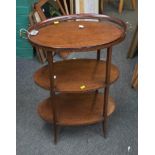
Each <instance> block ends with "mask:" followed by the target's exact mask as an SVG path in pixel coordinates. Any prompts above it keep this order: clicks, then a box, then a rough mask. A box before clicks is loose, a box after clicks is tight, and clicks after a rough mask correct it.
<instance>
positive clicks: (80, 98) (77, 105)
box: [38, 93, 115, 126]
mask: <svg viewBox="0 0 155 155" xmlns="http://www.w3.org/2000/svg"><path fill="white" fill-rule="evenodd" d="M51 102H55V105H56V111H57V113H56V117H57V124H58V125H65V126H66V125H70V126H72V125H88V124H93V123H97V122H100V121H103V104H104V96H103V94H97V95H95V93H89V94H88V93H86V94H59V95H56V96H53V97H52V98H48V99H46V100H44V101H43V102H42V103H41V104H40V105H39V106H38V113H39V115H40V116H41V118H42V119H43V120H45V121H47V122H48V123H52V122H53V113H52V106H51ZM114 110H115V102H114V100H113V99H112V98H111V97H109V102H108V112H107V113H108V114H107V115H108V116H109V115H111V114H112V112H113V111H114Z"/></svg>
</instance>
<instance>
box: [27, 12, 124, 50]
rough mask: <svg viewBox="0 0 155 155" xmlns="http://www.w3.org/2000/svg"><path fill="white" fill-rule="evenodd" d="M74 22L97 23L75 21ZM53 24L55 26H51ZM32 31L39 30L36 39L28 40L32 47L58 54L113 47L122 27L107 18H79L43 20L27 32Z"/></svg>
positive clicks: (88, 16)
mask: <svg viewBox="0 0 155 155" xmlns="http://www.w3.org/2000/svg"><path fill="white" fill-rule="evenodd" d="M102 18H103V19H102ZM72 19H73V20H74V21H73V20H72ZM76 19H97V20H99V21H98V22H97V21H81V20H80V21H79V20H78V21H77V20H76ZM104 20H105V22H103V21H104ZM55 21H59V23H57V24H54V22H55ZM67 21H69V22H67ZM101 21H102V22H101ZM79 25H83V26H84V28H79ZM32 29H37V30H39V33H38V34H37V35H36V36H31V35H29V36H28V38H29V41H30V42H31V43H32V44H35V45H36V46H41V47H44V48H48V49H51V50H55V51H56V52H58V51H59V52H60V50H61V51H62V50H78V49H79V50H82V49H83V50H86V49H89V48H93V49H100V48H101V47H105V46H111V45H112V44H116V43H118V42H120V41H122V39H124V37H125V31H126V25H125V24H124V22H123V21H121V20H118V19H115V18H111V17H109V16H105V15H91V14H82V15H69V16H61V17H56V18H52V19H49V20H45V21H43V22H41V23H39V24H38V25H35V26H33V27H31V28H29V31H31V30H32Z"/></svg>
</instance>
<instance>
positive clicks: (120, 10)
mask: <svg viewBox="0 0 155 155" xmlns="http://www.w3.org/2000/svg"><path fill="white" fill-rule="evenodd" d="M123 5H124V0H120V1H119V7H118V12H119V13H120V14H121V13H122V10H123Z"/></svg>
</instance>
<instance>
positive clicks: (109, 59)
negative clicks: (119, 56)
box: [103, 47, 112, 137]
mask: <svg viewBox="0 0 155 155" xmlns="http://www.w3.org/2000/svg"><path fill="white" fill-rule="evenodd" d="M111 57H112V47H110V48H108V49H107V60H106V79H105V84H106V87H105V89H104V94H105V95H104V110H103V117H104V118H105V119H104V122H103V132H104V137H106V135H107V115H108V112H107V110H108V100H109V84H110V77H111V76H110V72H111Z"/></svg>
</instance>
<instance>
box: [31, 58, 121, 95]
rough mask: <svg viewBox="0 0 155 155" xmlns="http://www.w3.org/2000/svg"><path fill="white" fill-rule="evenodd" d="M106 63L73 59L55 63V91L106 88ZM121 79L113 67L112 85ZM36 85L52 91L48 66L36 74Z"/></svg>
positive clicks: (113, 66) (112, 66) (81, 90)
mask: <svg viewBox="0 0 155 155" xmlns="http://www.w3.org/2000/svg"><path fill="white" fill-rule="evenodd" d="M105 71H106V62H105V61H98V60H94V59H75V60H74V59H71V60H65V61H57V62H55V63H54V75H55V76H56V79H54V80H55V82H54V83H55V91H57V92H72V93H73V92H75V93H76V92H86V91H90V90H96V89H99V88H103V87H104V86H105V83H104V81H105ZM118 77H119V70H118V68H117V67H116V66H115V65H111V74H110V84H111V83H113V82H114V81H116V80H117V79H118ZM34 81H35V83H36V84H38V85H39V86H41V87H42V88H45V89H47V90H50V79H49V68H48V65H46V66H44V67H42V68H40V69H39V70H38V71H36V72H35V74H34Z"/></svg>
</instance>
